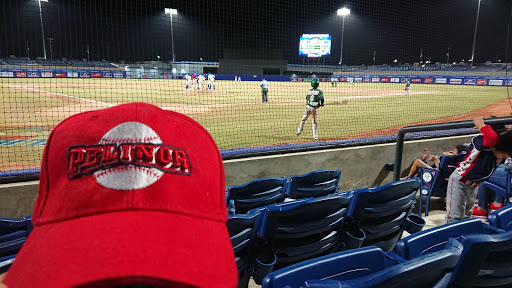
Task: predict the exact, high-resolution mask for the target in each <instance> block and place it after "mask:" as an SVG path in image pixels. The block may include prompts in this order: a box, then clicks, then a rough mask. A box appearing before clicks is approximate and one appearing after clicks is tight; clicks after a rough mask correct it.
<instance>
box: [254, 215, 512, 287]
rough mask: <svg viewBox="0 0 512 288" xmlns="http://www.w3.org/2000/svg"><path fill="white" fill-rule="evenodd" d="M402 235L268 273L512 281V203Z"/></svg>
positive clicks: (317, 282) (349, 279)
mask: <svg viewBox="0 0 512 288" xmlns="http://www.w3.org/2000/svg"><path fill="white" fill-rule="evenodd" d="M489 224H490V225H486V224H484V223H483V222H481V221H480V220H478V219H467V220H463V221H459V222H454V223H450V224H445V225H442V226H438V227H434V228H431V229H428V230H425V231H421V232H418V233H416V234H414V235H411V236H408V237H405V238H403V239H401V240H400V241H398V243H397V244H396V246H395V249H394V251H393V252H385V251H383V250H382V249H380V248H378V247H375V246H372V247H366V248H359V249H354V250H349V251H344V252H340V253H335V254H331V255H326V256H323V257H319V258H315V259H311V260H307V261H304V262H301V263H297V264H294V265H292V266H289V267H286V268H283V269H280V270H277V271H274V272H272V273H270V274H268V275H267V276H266V277H265V278H264V279H263V281H262V284H263V288H273V287H288V288H295V287H297V288H298V287H310V288H313V287H315V288H335V287H336V288H341V287H346V288H348V287H354V288H355V287H429V288H430V287H436V288H441V287H512V257H511V256H512V206H511V207H507V208H503V209H500V210H497V211H495V212H494V213H492V214H491V215H490V216H489Z"/></svg>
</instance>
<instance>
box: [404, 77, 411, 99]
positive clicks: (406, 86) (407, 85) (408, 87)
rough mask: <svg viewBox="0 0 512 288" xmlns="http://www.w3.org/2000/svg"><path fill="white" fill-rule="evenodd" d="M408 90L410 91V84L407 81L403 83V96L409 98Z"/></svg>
mask: <svg viewBox="0 0 512 288" xmlns="http://www.w3.org/2000/svg"><path fill="white" fill-rule="evenodd" d="M409 90H411V82H409V79H407V80H406V81H405V96H409Z"/></svg>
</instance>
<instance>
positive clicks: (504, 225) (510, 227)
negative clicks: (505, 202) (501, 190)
mask: <svg viewBox="0 0 512 288" xmlns="http://www.w3.org/2000/svg"><path fill="white" fill-rule="evenodd" d="M488 220H489V225H491V226H493V227H496V228H498V229H502V230H505V231H512V205H509V206H507V207H503V208H501V209H498V210H496V211H494V212H493V213H491V214H489V217H488Z"/></svg>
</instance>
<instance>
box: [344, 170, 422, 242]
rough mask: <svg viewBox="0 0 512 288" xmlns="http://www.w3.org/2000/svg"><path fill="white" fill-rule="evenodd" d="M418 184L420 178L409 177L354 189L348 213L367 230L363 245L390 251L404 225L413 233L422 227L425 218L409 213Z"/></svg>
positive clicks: (355, 223) (404, 227) (360, 226)
mask: <svg viewBox="0 0 512 288" xmlns="http://www.w3.org/2000/svg"><path fill="white" fill-rule="evenodd" d="M419 186H420V181H419V179H418V178H411V179H407V180H400V181H397V182H392V183H389V184H386V185H384V186H380V187H373V188H366V189H358V190H356V193H357V197H356V198H354V199H356V200H355V201H356V202H355V203H354V205H351V207H350V211H349V216H351V217H352V218H353V219H354V225H357V227H359V228H360V229H361V230H363V231H364V233H365V234H366V239H365V240H364V242H363V244H362V246H372V245H374V246H377V247H379V248H381V249H382V250H384V251H390V250H392V249H393V247H395V244H396V241H398V239H400V237H401V236H402V233H403V231H404V229H406V230H407V231H408V232H409V233H414V232H417V231H419V230H421V229H422V228H423V226H424V225H425V221H424V220H423V219H421V218H420V217H418V216H416V215H412V214H411V210H412V206H413V204H414V197H415V196H416V192H417V190H418V188H419Z"/></svg>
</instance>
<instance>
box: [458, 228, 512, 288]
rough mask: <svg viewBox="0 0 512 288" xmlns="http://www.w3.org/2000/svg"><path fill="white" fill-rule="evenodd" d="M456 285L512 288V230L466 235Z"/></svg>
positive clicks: (463, 237)
mask: <svg viewBox="0 0 512 288" xmlns="http://www.w3.org/2000/svg"><path fill="white" fill-rule="evenodd" d="M460 242H461V243H462V245H463V246H464V248H463V250H462V256H461V260H460V261H459V264H458V265H457V268H456V269H455V272H454V274H453V276H452V279H451V280H450V282H451V284H452V286H454V287H496V286H499V287H512V231H508V232H505V233H499V234H470V235H463V236H462V237H461V238H460Z"/></svg>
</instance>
